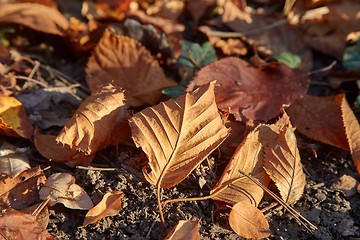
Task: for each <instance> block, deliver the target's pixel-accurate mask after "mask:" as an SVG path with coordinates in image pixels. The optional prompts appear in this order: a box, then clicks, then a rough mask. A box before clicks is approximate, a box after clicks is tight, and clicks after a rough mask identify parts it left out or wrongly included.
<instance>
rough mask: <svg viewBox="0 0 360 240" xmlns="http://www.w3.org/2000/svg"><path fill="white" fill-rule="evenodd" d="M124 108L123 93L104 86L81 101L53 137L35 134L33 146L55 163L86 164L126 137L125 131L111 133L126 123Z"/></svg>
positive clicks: (109, 86)
mask: <svg viewBox="0 0 360 240" xmlns="http://www.w3.org/2000/svg"><path fill="white" fill-rule="evenodd" d="M126 108H127V106H126V105H125V97H124V92H123V91H122V90H118V89H116V88H115V87H114V86H112V85H111V84H107V85H105V86H103V87H102V89H101V90H100V91H99V92H97V93H96V94H94V95H92V96H89V97H88V98H86V99H85V100H84V101H83V102H82V104H81V105H80V106H79V108H78V109H77V110H76V112H75V113H74V115H73V117H72V118H71V119H70V120H69V121H68V122H67V123H66V124H65V126H64V128H63V129H62V131H61V132H60V133H59V135H58V136H57V137H56V138H54V137H53V136H46V135H45V136H44V135H39V134H36V136H35V140H34V142H35V146H36V148H37V150H38V151H39V152H40V154H42V155H43V156H44V157H46V158H49V159H53V160H54V161H60V162H65V163H66V164H68V165H69V166H75V165H76V164H83V165H88V164H90V162H91V161H92V158H93V157H94V155H95V154H96V152H98V151H100V150H101V149H103V148H104V147H106V146H108V145H109V144H118V143H119V142H118V141H119V140H121V139H124V138H126V136H124V134H127V132H126V131H125V130H126V129H125V130H124V131H114V129H118V126H119V125H121V126H123V124H124V121H126V117H127V112H126Z"/></svg>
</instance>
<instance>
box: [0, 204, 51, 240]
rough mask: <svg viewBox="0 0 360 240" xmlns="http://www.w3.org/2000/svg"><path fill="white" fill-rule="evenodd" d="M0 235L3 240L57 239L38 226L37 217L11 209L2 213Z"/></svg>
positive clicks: (0, 214)
mask: <svg viewBox="0 0 360 240" xmlns="http://www.w3.org/2000/svg"><path fill="white" fill-rule="evenodd" d="M0 235H1V236H2V238H3V239H18V240H26V239H44V240H45V239H46V240H55V239H56V238H54V237H53V236H52V235H51V234H50V233H48V232H47V231H46V230H44V229H43V228H41V227H40V226H39V225H38V224H37V221H36V217H35V216H32V215H30V214H27V213H23V212H19V211H16V210H14V209H11V208H7V209H6V210H5V211H3V212H1V213H0Z"/></svg>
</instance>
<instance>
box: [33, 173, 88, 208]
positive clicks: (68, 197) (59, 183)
mask: <svg viewBox="0 0 360 240" xmlns="http://www.w3.org/2000/svg"><path fill="white" fill-rule="evenodd" d="M39 196H40V199H42V200H45V199H46V198H47V197H48V196H50V201H49V203H48V205H49V206H53V205H55V204H57V203H62V204H64V206H65V207H67V208H71V209H82V210H89V209H90V208H92V207H93V203H92V201H91V198H90V197H89V195H88V194H87V193H86V192H85V191H84V190H83V189H82V188H81V187H80V186H79V185H77V184H75V178H74V177H73V176H71V175H70V174H68V173H54V174H52V175H51V176H50V177H49V178H48V179H47V180H46V182H45V184H44V186H43V187H42V188H41V189H40V191H39Z"/></svg>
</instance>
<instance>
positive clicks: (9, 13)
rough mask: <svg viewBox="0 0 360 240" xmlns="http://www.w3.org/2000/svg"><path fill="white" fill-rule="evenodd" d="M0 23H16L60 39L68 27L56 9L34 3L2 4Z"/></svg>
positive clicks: (67, 23) (65, 20) (66, 21)
mask: <svg viewBox="0 0 360 240" xmlns="http://www.w3.org/2000/svg"><path fill="white" fill-rule="evenodd" d="M0 23H16V24H20V25H24V26H26V27H29V28H31V29H34V30H36V31H40V32H44V33H50V34H54V35H58V36H62V37H64V36H65V35H66V30H67V28H68V26H69V22H68V20H67V19H66V18H65V17H64V16H63V15H62V14H61V13H60V12H59V11H57V10H56V9H54V8H51V7H47V6H44V5H40V4H34V3H7V4H2V5H1V11H0Z"/></svg>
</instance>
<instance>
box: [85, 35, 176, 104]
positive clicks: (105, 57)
mask: <svg viewBox="0 0 360 240" xmlns="http://www.w3.org/2000/svg"><path fill="white" fill-rule="evenodd" d="M86 73H87V75H86V81H87V83H88V85H89V88H90V90H91V92H96V91H98V89H99V86H101V85H103V84H104V83H112V84H114V86H115V87H119V88H123V89H125V95H126V99H127V103H128V104H129V105H130V106H141V105H144V104H149V105H153V104H156V103H157V102H158V101H159V99H160V97H161V95H162V94H161V90H162V89H163V88H165V87H169V86H174V85H176V83H175V82H173V81H171V80H169V79H168V78H167V77H166V76H165V74H164V71H163V70H162V68H161V67H160V65H159V63H158V62H157V61H156V60H155V59H154V58H153V57H152V56H151V54H150V52H149V51H148V50H147V49H146V48H145V47H143V46H142V45H141V44H140V43H138V42H137V41H136V40H135V39H132V38H129V37H126V36H116V35H115V34H113V33H111V32H110V30H106V31H105V32H104V35H103V36H102V38H101V40H100V42H99V43H98V45H97V46H96V47H95V49H94V51H93V52H92V55H91V57H90V58H89V61H88V64H87V68H86Z"/></svg>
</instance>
